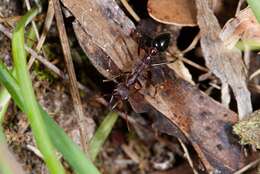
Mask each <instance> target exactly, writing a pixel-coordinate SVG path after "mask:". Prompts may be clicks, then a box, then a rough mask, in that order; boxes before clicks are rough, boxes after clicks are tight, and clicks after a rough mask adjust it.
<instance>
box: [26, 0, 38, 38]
mask: <svg viewBox="0 0 260 174" xmlns="http://www.w3.org/2000/svg"><path fill="white" fill-rule="evenodd" d="M25 4H26V8H27V10H28V11H29V10H31V5H30V2H29V0H25ZM32 26H33V30H34V32H35V35H36V38H37V40H39V38H40V36H39V32H38V28H37V26H36V24H35V22H34V21H32Z"/></svg>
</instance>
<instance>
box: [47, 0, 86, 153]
mask: <svg viewBox="0 0 260 174" xmlns="http://www.w3.org/2000/svg"><path fill="white" fill-rule="evenodd" d="M52 1H53V6H54V11H55V18H56V23H57V28H58V32H59V36H60V41H61V46H62V50H63V54H64V59H65V64H66V67H67V71H68V76H69V81H70V90H71V96H72V100H73V104H74V108H75V111H76V113H77V115H78V125H79V127H80V128H79V131H80V138H81V144H82V147H83V149H84V151H85V152H87V144H86V143H87V141H86V136H85V135H86V133H85V132H86V131H85V130H86V129H85V127H84V124H83V123H84V111H83V106H82V103H81V99H80V95H79V91H78V88H77V79H76V75H75V70H74V66H73V62H72V57H71V52H70V46H69V41H68V37H67V34H66V30H65V26H64V21H63V17H62V11H61V7H60V2H59V0H52Z"/></svg>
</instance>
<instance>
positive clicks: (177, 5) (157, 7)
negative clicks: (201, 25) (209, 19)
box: [147, 0, 197, 26]
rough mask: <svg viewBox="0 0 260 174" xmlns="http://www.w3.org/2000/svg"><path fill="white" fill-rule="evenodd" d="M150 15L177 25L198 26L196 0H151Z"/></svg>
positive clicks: (162, 21) (149, 3) (163, 21)
mask: <svg viewBox="0 0 260 174" xmlns="http://www.w3.org/2000/svg"><path fill="white" fill-rule="evenodd" d="M147 9H148V12H149V15H150V16H151V17H152V18H153V19H154V20H156V21H159V22H161V23H165V24H172V25H177V26H196V25H197V22H196V8H195V2H194V0H149V1H148V4H147Z"/></svg>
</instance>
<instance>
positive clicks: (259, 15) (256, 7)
mask: <svg viewBox="0 0 260 174" xmlns="http://www.w3.org/2000/svg"><path fill="white" fill-rule="evenodd" d="M247 3H248V5H249V6H250V7H251V9H252V10H253V12H254V14H255V17H256V19H257V21H258V22H260V1H259V0H247Z"/></svg>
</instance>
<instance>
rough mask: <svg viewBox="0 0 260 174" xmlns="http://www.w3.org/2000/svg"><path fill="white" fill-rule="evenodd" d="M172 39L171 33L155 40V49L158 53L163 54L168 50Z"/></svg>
mask: <svg viewBox="0 0 260 174" xmlns="http://www.w3.org/2000/svg"><path fill="white" fill-rule="evenodd" d="M170 39H171V35H170V33H163V34H160V35H158V36H156V37H155V38H154V40H153V47H155V48H156V49H157V50H158V51H160V52H163V51H165V50H166V49H167V48H168V46H169V43H170Z"/></svg>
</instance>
